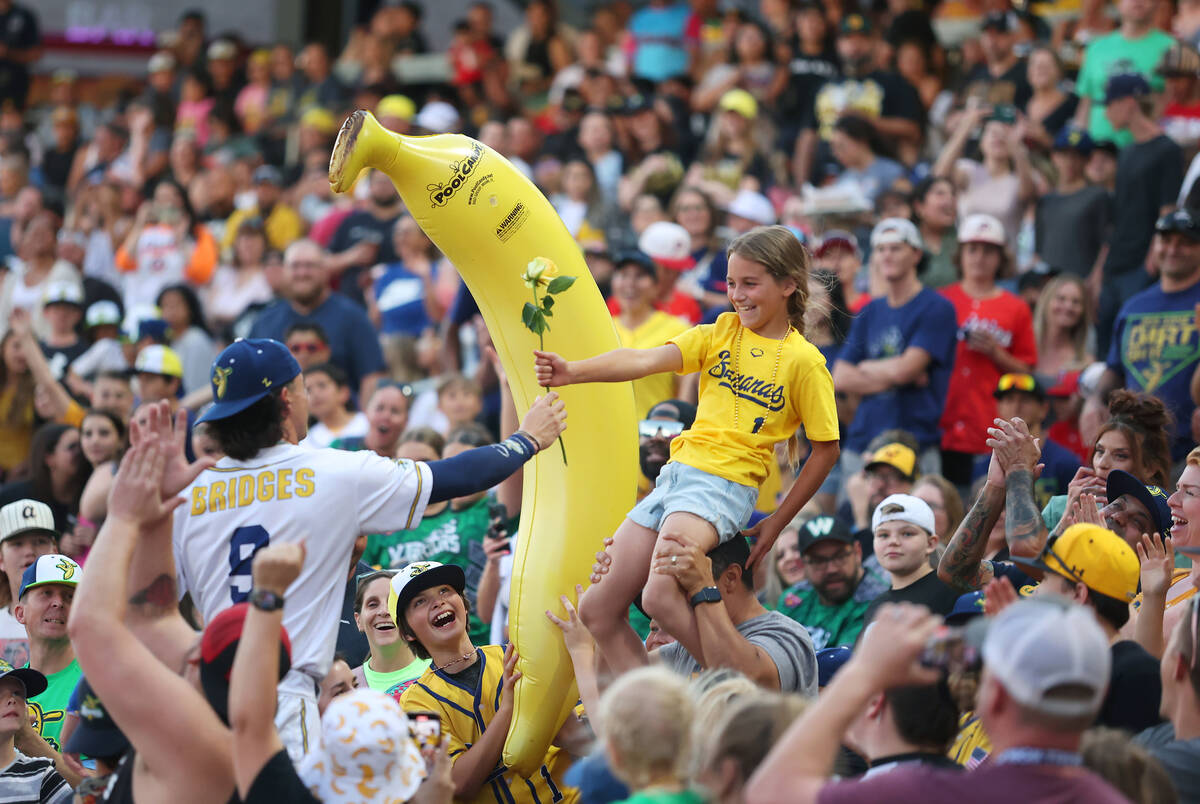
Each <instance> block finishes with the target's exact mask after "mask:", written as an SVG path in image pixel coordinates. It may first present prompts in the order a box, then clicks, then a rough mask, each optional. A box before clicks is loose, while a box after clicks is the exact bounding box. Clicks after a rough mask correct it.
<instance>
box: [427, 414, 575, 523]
mask: <svg viewBox="0 0 1200 804" xmlns="http://www.w3.org/2000/svg"><path fill="white" fill-rule="evenodd" d="M566 420H567V412H566V410H565V408H564V407H563V403H562V401H561V400H560V399H559V398H558V394H556V393H555V392H553V391H551V392H550V393H548V394H546V395H545V396H543V397H539V398H538V399H537V401H535V402H534V403H533V406H532V407H530V408H529V412H528V413H526V414H525V419H524V421H522V422H521V429H520V430H517V431H516V432H515V433H513V434H512V435H511V436H509V437H508V438H506V439H505V440H504V441H502V442H501V443H499V444H488V445H486V446H483V447H476V448H475V449H471V450H467V451H466V452H460V453H459V454H458V455H455V456H454V457H452V458H443V459H442V460H440V461H430V462H429V463H428V464H427V465H428V466H429V469H430V471H431V472H432V473H433V487H432V490H431V491H430V494H429V502H431V503H435V502H442V501H444V500H450V499H453V498H455V497H463V496H466V495H468V494H474V493H475V492H477V491H482V490H484V489H489V488H491V487H492V486H494V485H496V484H497V483H499V482H501V481H502V480H504V479H505V478H506V477H508V476H509V475H511V474H512V473H513V472H515V471H517V470H518V469H520V468H521V467H522V466H523V465H524V464H525V462H526V461H528V460H529V459H530V458H532V457H533V456H534V455H536V454H537V453H538V452H540V451H541V450H543V449H546V447H549V446H550V445H551V444H552V443H554V439H556V438H558V435H559V433H561V432H562V431H563V430H564V429H566V426H567V425H566Z"/></svg>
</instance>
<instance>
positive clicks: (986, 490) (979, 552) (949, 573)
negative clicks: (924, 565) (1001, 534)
mask: <svg viewBox="0 0 1200 804" xmlns="http://www.w3.org/2000/svg"><path fill="white" fill-rule="evenodd" d="M1003 510H1004V489H1003V488H1001V487H999V486H993V485H991V484H990V483H989V484H987V485H985V486H984V487H983V491H982V492H981V493H980V495H979V498H978V499H977V500H976V501H975V504H974V505H972V506H971V510H970V511H968V512H967V515H966V517H965V518H964V519H963V521H962V522H961V523H959V526H958V530H956V531H955V532H954V536H953V538H951V539H950V544H948V545H946V552H944V553H942V560H941V561H939V562H938V570H937V572H938V578H940V579H941V580H942V581H943V582H944V583H948V584H950V585H951V586H953V587H956V588H958V589H965V590H970V591H974V590H976V589H982V588H983V587H984V586H986V585H987V583H988V581H990V580H991V579H992V565H991V562H990V561H985V560H984V558H983V556H984V553H986V552H987V543H988V536H989V535H990V534H991V532H992V528H994V527H996V522H997V521H999V519H1000V512H1001V511H1003Z"/></svg>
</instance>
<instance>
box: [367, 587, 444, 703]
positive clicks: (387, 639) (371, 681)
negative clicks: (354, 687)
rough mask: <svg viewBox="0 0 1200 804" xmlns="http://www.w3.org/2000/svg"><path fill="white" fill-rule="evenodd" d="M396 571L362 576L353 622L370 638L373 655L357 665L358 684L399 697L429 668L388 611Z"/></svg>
mask: <svg viewBox="0 0 1200 804" xmlns="http://www.w3.org/2000/svg"><path fill="white" fill-rule="evenodd" d="M395 575H396V572H395V571H394V570H381V571H380V572H373V573H371V574H370V575H367V576H365V577H362V578H360V579H359V581H358V592H357V593H356V595H355V598H354V622H355V623H357V624H358V630H359V631H362V632H363V634H365V635H366V637H367V644H368V645H370V646H371V655H370V656H368V657H367V660H366V661H365V662H363V665H362V667H356V668H354V676H355V677H356V678H357V679H358V686H360V687H370V688H371V689H373V690H378V691H379V692H384V693H387V694H388V695H391V696H392V697H393V698H395V699H396V700H397V701H399V700H400V696H401V695H403V694H404V691H405V690H406V689H408V688H409V686H411V685H412V683H413V682H414V681H416V680H417V679H418V678H420V676H421V674H422V673H424V672H425V671H426V670H427V669H429V660H428V659H418V658H417V657H416V656H414V655H413V652H412V649H410V648H409V647H408V642H406V641H405V640H404V639H402V638H401V636H400V631H399V630H398V629H397V628H396V623H395V621H394V620H392V615H391V614H390V613H389V612H388V605H387V601H388V590H389V589H391V583H392V578H393V577H395Z"/></svg>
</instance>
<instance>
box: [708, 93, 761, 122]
mask: <svg viewBox="0 0 1200 804" xmlns="http://www.w3.org/2000/svg"><path fill="white" fill-rule="evenodd" d="M717 106H718V108H720V110H721V111H722V112H737V113H738V114H740V115H741V116H742V117H744V118H746V119H747V120H753V119H755V118H756V117H758V101H756V100H755V99H754V96H753V95H751V94H750V93H749V92H747V91H746V90H744V89H731V90H729V91H728V92H726V93H725V94H724V95H722V96H721V101H720V103H718V104H717Z"/></svg>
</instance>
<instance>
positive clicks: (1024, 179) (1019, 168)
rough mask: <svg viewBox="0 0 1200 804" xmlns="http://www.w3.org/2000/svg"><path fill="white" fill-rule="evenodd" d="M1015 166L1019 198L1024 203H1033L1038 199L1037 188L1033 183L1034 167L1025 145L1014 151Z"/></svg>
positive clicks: (1018, 146)
mask: <svg viewBox="0 0 1200 804" xmlns="http://www.w3.org/2000/svg"><path fill="white" fill-rule="evenodd" d="M1012 159H1013V166H1014V167H1015V168H1016V173H1017V198H1018V199H1019V200H1020V201H1021V202H1022V203H1028V202H1030V201H1033V200H1034V199H1035V198H1036V197H1037V187H1036V186H1035V185H1034V183H1033V165H1032V164H1031V163H1030V161H1029V151H1028V150H1026V149H1025V146H1024V145H1017V146H1016V147H1015V148H1013V149H1012Z"/></svg>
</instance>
